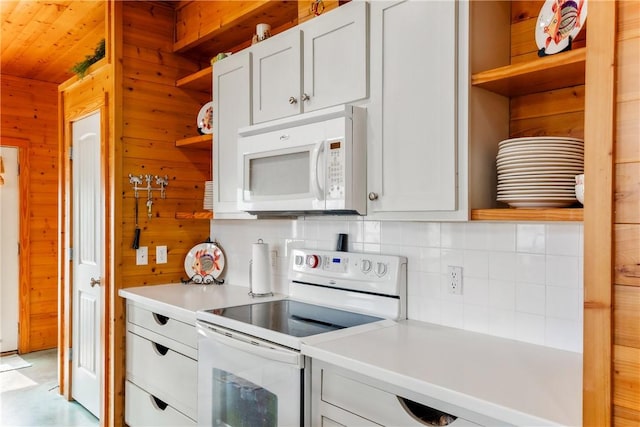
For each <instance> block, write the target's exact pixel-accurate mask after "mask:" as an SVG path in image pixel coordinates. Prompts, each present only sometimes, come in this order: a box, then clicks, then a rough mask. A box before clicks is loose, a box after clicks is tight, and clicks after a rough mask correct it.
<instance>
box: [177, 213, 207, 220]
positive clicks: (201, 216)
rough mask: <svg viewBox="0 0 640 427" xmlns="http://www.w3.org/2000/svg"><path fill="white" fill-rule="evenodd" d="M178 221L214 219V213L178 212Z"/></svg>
mask: <svg viewBox="0 0 640 427" xmlns="http://www.w3.org/2000/svg"><path fill="white" fill-rule="evenodd" d="M175 218H176V219H213V212H211V211H201V212H176V216H175Z"/></svg>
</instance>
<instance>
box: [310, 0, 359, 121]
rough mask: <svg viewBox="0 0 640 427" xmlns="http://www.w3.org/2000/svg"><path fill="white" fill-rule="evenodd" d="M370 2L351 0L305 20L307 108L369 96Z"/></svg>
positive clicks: (313, 108)
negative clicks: (368, 24) (368, 21)
mask: <svg viewBox="0 0 640 427" xmlns="http://www.w3.org/2000/svg"><path fill="white" fill-rule="evenodd" d="M367 6H368V4H367V3H365V2H351V3H349V4H346V5H344V6H341V7H340V8H338V9H337V10H333V11H331V12H329V13H327V14H326V15H322V16H319V17H317V18H314V19H312V20H310V21H308V22H307V23H305V24H303V26H302V28H303V33H304V49H303V51H304V67H303V68H304V84H303V86H304V91H303V93H304V94H305V95H306V96H304V95H303V109H304V111H305V112H308V111H314V110H318V109H321V108H326V107H331V106H333V105H339V104H344V103H348V102H353V101H356V100H358V99H363V98H366V97H367V96H368V88H369V84H368V83H369V82H368V69H369V67H368V63H369V61H368V59H369V56H368V49H367V31H368V26H367Z"/></svg>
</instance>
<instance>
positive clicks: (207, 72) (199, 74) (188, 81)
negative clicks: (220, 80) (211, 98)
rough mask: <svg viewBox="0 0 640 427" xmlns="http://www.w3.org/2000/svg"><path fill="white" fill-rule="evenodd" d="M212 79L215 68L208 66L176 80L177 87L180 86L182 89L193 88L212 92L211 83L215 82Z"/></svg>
mask: <svg viewBox="0 0 640 427" xmlns="http://www.w3.org/2000/svg"><path fill="white" fill-rule="evenodd" d="M212 79H213V68H212V67H207V68H203V69H202V70H200V71H196V72H195V73H193V74H189V75H188V76H185V77H183V78H181V79H178V80H176V87H179V88H181V89H192V90H199V91H203V92H211V85H212V83H213V80H212Z"/></svg>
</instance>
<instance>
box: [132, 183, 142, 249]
mask: <svg viewBox="0 0 640 427" xmlns="http://www.w3.org/2000/svg"><path fill="white" fill-rule="evenodd" d="M135 217H136V228H135V230H134V232H133V243H131V248H132V249H138V248H139V247H140V227H138V195H137V194H136V207H135Z"/></svg>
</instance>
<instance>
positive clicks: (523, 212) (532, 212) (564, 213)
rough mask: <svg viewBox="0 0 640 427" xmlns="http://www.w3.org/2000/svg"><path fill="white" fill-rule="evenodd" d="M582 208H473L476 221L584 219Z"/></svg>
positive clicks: (473, 216) (472, 214) (472, 218)
mask: <svg viewBox="0 0 640 427" xmlns="http://www.w3.org/2000/svg"><path fill="white" fill-rule="evenodd" d="M582 212H583V209H582V208H554V209H511V208H504V209H472V210H471V220H473V221H475V220H477V221H582V220H583V214H582Z"/></svg>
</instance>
